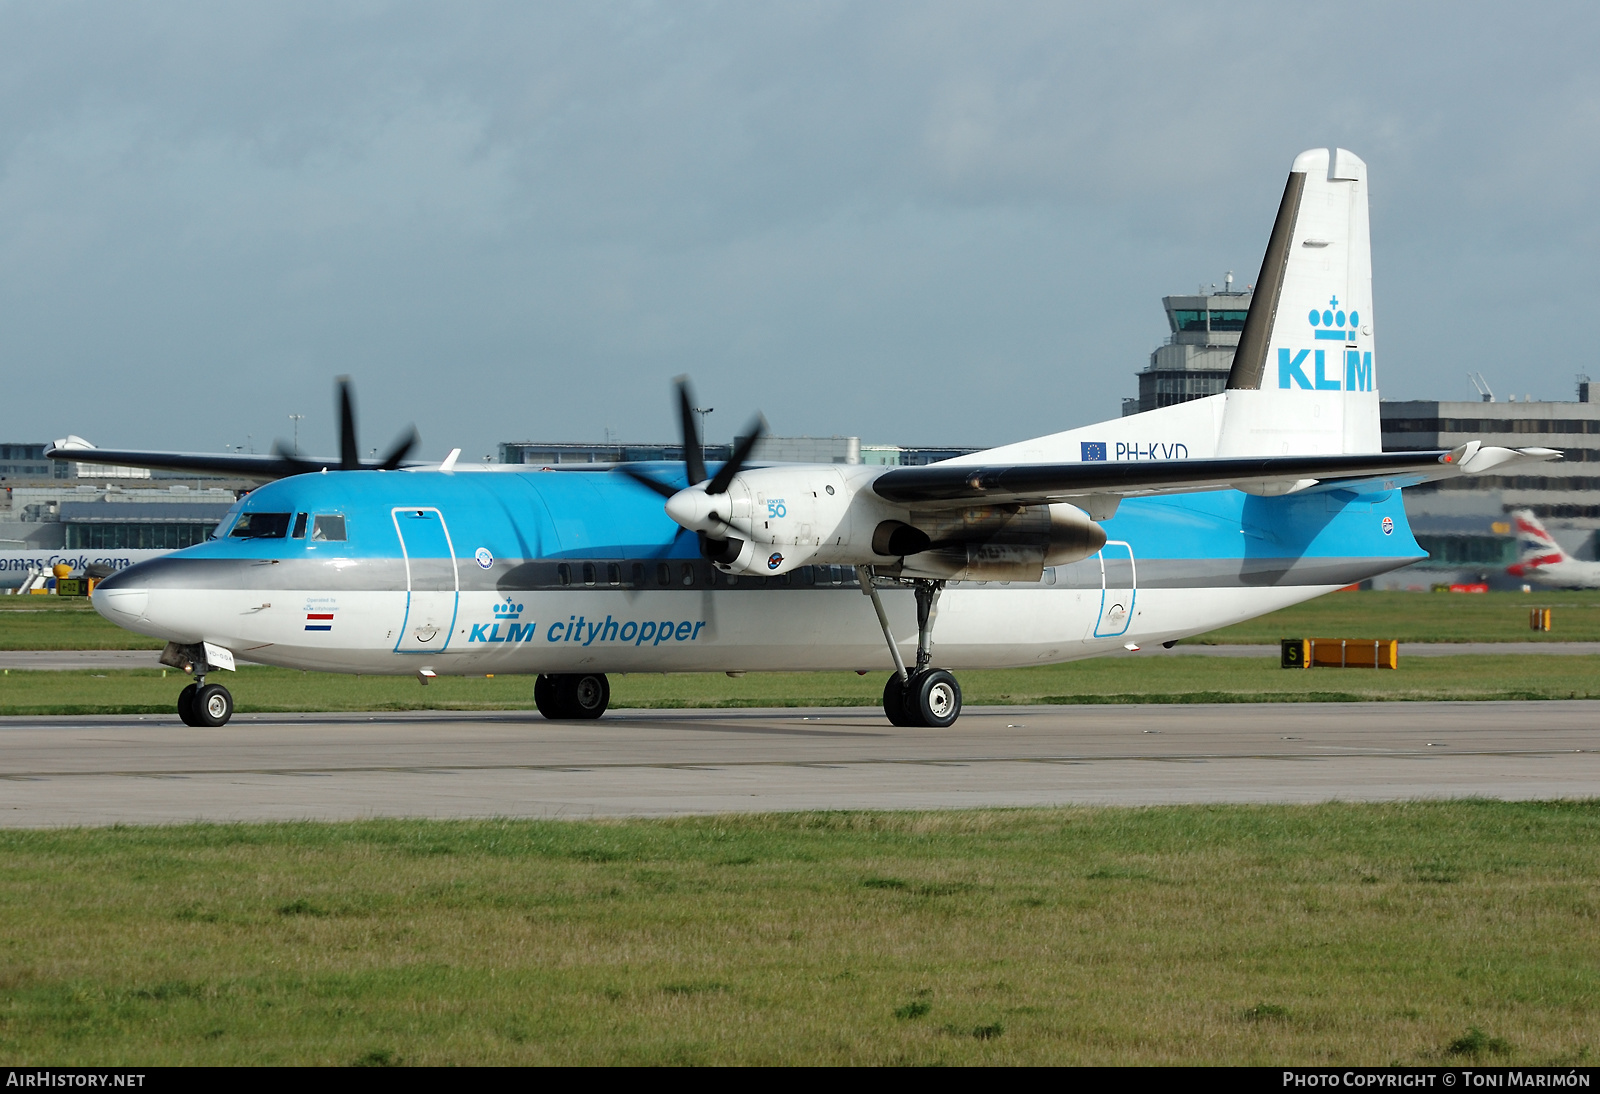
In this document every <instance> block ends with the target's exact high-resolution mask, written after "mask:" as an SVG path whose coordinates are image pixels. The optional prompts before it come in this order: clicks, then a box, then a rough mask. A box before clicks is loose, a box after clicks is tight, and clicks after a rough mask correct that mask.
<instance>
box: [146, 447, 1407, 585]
mask: <svg viewBox="0 0 1600 1094" xmlns="http://www.w3.org/2000/svg"><path fill="white" fill-rule="evenodd" d="M645 466H646V468H647V469H649V470H651V471H652V472H653V473H655V474H656V475H657V476H658V477H659V478H660V479H661V480H662V481H663V482H666V483H667V484H669V485H673V486H682V485H683V473H682V470H681V465H679V464H675V463H662V464H657V465H645ZM410 506H418V507H431V508H437V509H438V510H439V511H440V512H442V513H443V514H444V516H445V520H446V522H447V524H448V527H449V530H450V536H451V540H452V541H453V543H454V545H455V551H456V555H457V557H458V558H459V559H460V560H461V562H462V564H463V565H472V558H473V555H474V553H475V552H476V551H477V550H478V549H479V548H485V549H487V550H488V551H489V552H490V554H492V555H493V556H494V558H495V559H561V558H612V559H615V558H698V557H699V554H698V548H697V545H696V542H695V537H694V536H692V535H689V534H688V533H686V532H683V531H682V530H681V529H680V528H679V527H678V526H677V525H676V524H675V523H673V521H672V520H671V519H670V518H669V517H668V516H667V515H666V512H665V510H664V509H663V507H662V500H661V498H660V497H659V496H657V495H656V494H654V493H652V492H651V491H649V490H647V489H645V488H644V487H642V486H640V485H638V484H637V483H634V482H632V481H631V480H629V479H627V478H625V477H624V476H622V475H620V474H617V473H614V472H574V471H549V472H538V471H529V472H462V473H459V474H451V473H445V472H428V471H422V472H419V471H408V472H381V471H347V472H335V473H329V474H314V475H297V476H295V477H293V478H288V479H281V480H279V481H277V482H273V483H269V484H267V485H266V486H263V487H261V488H260V489H258V490H256V491H255V492H254V493H252V494H251V495H249V496H248V497H247V498H246V499H245V503H244V506H243V508H244V511H245V512H268V513H312V514H316V513H341V514H343V515H344V517H345V526H346V529H347V532H348V535H349V539H348V540H347V541H344V542H338V543H317V542H314V541H312V540H310V539H309V538H308V539H305V540H294V539H256V540H249V539H231V538H226V537H225V538H222V539H218V540H212V541H210V542H208V543H204V544H200V545H198V546H195V547H190V548H186V549H185V550H183V551H179V552H176V556H177V557H190V558H263V559H266V558H279V559H284V558H289V557H291V556H292V555H296V554H303V555H304V556H305V557H308V558H316V557H318V556H324V557H330V558H353V559H360V558H398V557H399V554H400V544H399V540H398V538H397V536H396V532H395V526H394V521H393V520H392V519H391V516H390V513H391V511H392V510H393V509H396V508H406V507H410ZM1385 517H1388V518H1389V519H1390V520H1391V521H1392V526H1391V528H1392V530H1391V532H1390V534H1388V535H1385V534H1384V531H1383V519H1384V518H1385ZM1104 527H1105V530H1106V535H1107V536H1108V537H1109V538H1110V539H1112V540H1125V541H1127V542H1128V543H1131V544H1132V545H1133V551H1134V556H1135V558H1151V559H1250V558H1292V557H1305V558H1363V557H1371V558H1390V559H1392V558H1398V557H1414V556H1421V555H1423V554H1424V552H1423V551H1422V550H1421V549H1420V548H1419V547H1418V546H1417V544H1416V540H1415V539H1414V538H1413V537H1412V535H1411V530H1410V527H1409V525H1408V524H1407V523H1406V515H1405V509H1404V507H1403V505H1402V504H1401V500H1400V492H1399V491H1398V490H1391V491H1384V492H1382V493H1375V494H1362V495H1356V494H1351V493H1350V492H1348V491H1342V490H1335V491H1324V492H1318V493H1309V494H1304V493H1303V494H1296V495H1290V496H1288V497H1279V498H1262V497H1255V496H1252V495H1248V494H1243V493H1240V492H1239V491H1236V490H1215V491H1208V492H1204V493H1196V494H1181V495H1170V496H1166V497H1149V498H1130V499H1128V500H1126V501H1124V502H1123V503H1122V505H1121V507H1120V508H1119V509H1118V511H1117V515H1116V516H1115V517H1114V518H1113V519H1111V520H1109V521H1106V522H1104Z"/></svg>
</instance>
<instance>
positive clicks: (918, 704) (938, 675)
mask: <svg viewBox="0 0 1600 1094" xmlns="http://www.w3.org/2000/svg"><path fill="white" fill-rule="evenodd" d="M906 713H907V714H909V715H910V716H911V717H913V718H915V719H916V721H915V723H914V724H916V725H919V726H928V727H929V728H931V729H943V728H944V727H945V726H948V725H953V724H954V723H955V720H956V719H957V718H959V717H961V685H960V684H958V683H956V678H955V677H954V676H951V675H950V674H949V673H948V672H946V671H945V670H944V669H924V670H922V671H921V672H919V673H917V674H916V675H915V676H913V677H912V678H911V682H910V683H909V684H908V685H907V687H906Z"/></svg>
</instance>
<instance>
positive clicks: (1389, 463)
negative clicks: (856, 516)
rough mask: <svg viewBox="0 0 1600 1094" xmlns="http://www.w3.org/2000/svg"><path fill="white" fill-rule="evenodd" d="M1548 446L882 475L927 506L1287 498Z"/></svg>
mask: <svg viewBox="0 0 1600 1094" xmlns="http://www.w3.org/2000/svg"><path fill="white" fill-rule="evenodd" d="M1560 455H1561V454H1560V453H1559V452H1557V451H1555V450H1554V449H1548V448H1525V449H1509V448H1483V447H1481V446H1480V445H1479V443H1478V442H1476V441H1474V442H1472V443H1471V444H1467V445H1462V446H1461V447H1460V448H1455V449H1448V450H1446V449H1439V450H1435V451H1424V452H1374V453H1363V454H1356V455H1343V454H1341V455H1328V456H1245V457H1228V458H1220V459H1198V460H1127V461H1104V462H1101V461H1087V462H1082V463H1027V464H1003V465H1002V464H974V463H961V464H937V463H936V464H929V465H928V466H926V467H901V468H897V469H895V470H893V471H887V472H885V473H884V474H882V475H880V476H878V477H877V478H876V479H874V480H873V481H872V489H873V491H874V492H875V493H877V494H878V496H879V497H881V498H884V499H885V500H887V501H892V502H898V503H900V504H903V505H915V506H918V507H920V508H924V509H951V508H959V507H961V506H966V505H971V504H973V503H974V502H983V503H986V504H990V505H995V504H999V505H1044V504H1047V503H1049V502H1056V501H1071V500H1072V499H1074V498H1083V497H1088V496H1095V495H1098V496H1102V497H1136V496H1139V495H1148V494H1188V493H1197V492H1200V491H1205V490H1226V489H1237V490H1243V491H1245V492H1246V493H1250V494H1259V495H1267V496H1273V495H1279V494H1289V493H1296V492H1299V491H1302V490H1311V489H1320V490H1332V489H1356V490H1369V491H1370V490H1379V489H1394V488H1395V487H1399V486H1411V485H1414V484H1416V483H1419V482H1426V481H1429V480H1431V479H1439V478H1445V477H1454V476H1456V475H1461V474H1468V475H1471V474H1481V473H1482V472H1484V471H1487V470H1489V469H1490V468H1496V469H1498V468H1501V467H1504V466H1506V465H1508V464H1513V463H1524V462H1542V461H1544V460H1549V459H1555V458H1558V457H1559V456H1560Z"/></svg>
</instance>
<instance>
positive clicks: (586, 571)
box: [583, 562, 595, 585]
mask: <svg viewBox="0 0 1600 1094" xmlns="http://www.w3.org/2000/svg"><path fill="white" fill-rule="evenodd" d="M594 581H595V572H594V563H592V562H585V563H584V564H583V583H584V584H585V585H593V584H594Z"/></svg>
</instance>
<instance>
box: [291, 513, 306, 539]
mask: <svg viewBox="0 0 1600 1094" xmlns="http://www.w3.org/2000/svg"><path fill="white" fill-rule="evenodd" d="M289 535H290V537H291V538H293V539H305V538H306V515H305V514H304V513H296V514H295V515H294V531H293V532H291V533H289Z"/></svg>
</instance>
